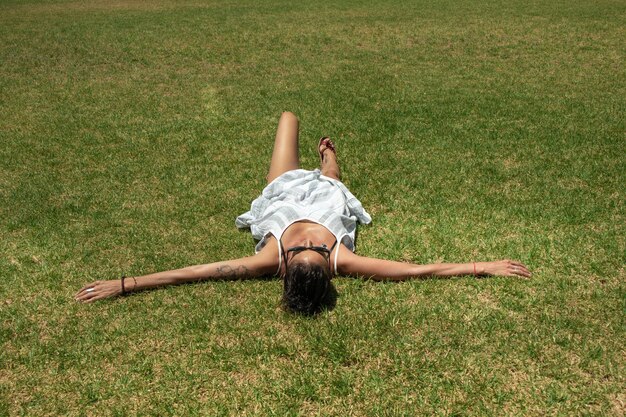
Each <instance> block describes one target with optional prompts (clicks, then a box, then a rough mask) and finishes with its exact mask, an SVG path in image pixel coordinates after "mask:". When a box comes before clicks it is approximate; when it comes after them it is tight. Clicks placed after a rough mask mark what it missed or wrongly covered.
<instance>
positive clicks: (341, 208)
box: [235, 169, 372, 268]
mask: <svg viewBox="0 0 626 417" xmlns="http://www.w3.org/2000/svg"><path fill="white" fill-rule="evenodd" d="M301 220H309V221H312V222H315V223H319V224H321V225H322V226H324V227H326V228H327V229H328V230H329V231H330V232H331V233H332V234H333V235H334V236H335V238H336V239H337V242H341V243H343V244H344V245H345V246H346V247H347V248H348V249H350V250H351V251H354V239H355V233H356V226H357V221H358V222H360V223H363V224H368V223H370V222H371V221H372V218H371V217H370V215H369V214H368V213H367V212H366V211H365V209H364V208H363V205H362V204H361V202H360V201H359V200H358V199H357V198H356V197H355V196H354V195H352V193H351V192H350V191H349V190H348V189H347V188H346V186H345V185H344V184H343V183H342V182H341V181H338V180H336V179H333V178H330V177H327V176H324V175H322V174H321V173H320V170H319V169H316V170H314V171H307V170H304V169H296V170H293V171H287V172H285V173H284V174H282V175H281V176H279V177H278V178H276V179H274V181H272V182H271V183H269V184H268V185H267V186H266V187H265V188H264V189H263V192H262V193H261V195H260V196H259V197H258V198H256V199H255V200H254V201H253V202H252V206H251V208H250V211H248V212H246V213H244V214H242V215H241V216H239V217H237V220H236V221H235V224H236V225H237V227H239V228H241V229H243V228H248V227H249V228H250V231H251V232H252V236H253V237H254V239H256V240H258V241H259V242H258V244H257V245H256V248H255V250H256V252H259V251H260V250H261V249H262V248H263V247H264V246H265V244H266V243H267V238H268V237H269V235H270V234H272V235H273V236H274V237H275V238H276V240H278V241H279V245H280V238H281V236H282V235H283V233H284V231H285V229H287V228H288V227H289V226H290V225H291V224H293V223H295V222H297V221H301ZM279 249H280V248H279ZM280 252H281V251H280V250H279V253H280ZM338 253H339V251H338V250H337V251H335V254H338ZM279 262H280V260H279ZM336 262H337V259H336V257H335V268H336Z"/></svg>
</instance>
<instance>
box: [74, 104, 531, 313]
mask: <svg viewBox="0 0 626 417" xmlns="http://www.w3.org/2000/svg"><path fill="white" fill-rule="evenodd" d="M318 152H319V155H320V165H321V166H320V169H316V170H315V171H305V170H303V169H299V168H300V164H299V158H298V119H297V118H296V116H295V115H294V114H292V113H289V112H286V113H283V115H282V116H281V118H280V122H279V124H278V130H277V132H276V141H275V143H274V151H273V154H272V162H271V165H270V170H269V173H268V174H267V181H268V185H267V187H265V189H264V190H263V193H262V194H261V196H260V197H258V198H257V199H256V200H254V201H253V202H252V207H251V209H250V211H248V212H247V213H244V214H242V215H241V216H239V217H238V218H237V220H236V224H237V227H240V228H248V227H249V228H250V230H251V232H252V236H253V237H254V238H255V239H257V240H258V241H259V242H258V244H257V245H256V254H255V255H253V256H249V257H245V258H240V259H233V260H230V261H222V262H214V263H210V264H206V265H196V266H190V267H187V268H182V269H177V270H173V271H166V272H158V273H155V274H150V275H145V276H140V277H130V278H125V279H124V278H122V279H121V280H111V281H95V282H92V283H91V284H88V285H86V286H84V287H83V288H82V289H81V290H80V291H79V292H78V293H77V294H76V295H75V298H76V300H78V301H81V302H86V303H89V302H92V301H96V300H100V299H103V298H107V297H114V296H117V295H121V294H126V293H129V292H133V291H138V290H144V289H149V288H155V287H161V286H165V285H172V284H182V283H187V282H193V281H201V280H209V279H245V278H255V277H260V276H266V275H273V274H274V275H278V276H280V277H282V279H283V300H282V301H283V306H284V308H285V309H287V310H289V311H292V312H297V313H302V314H307V315H310V314H315V313H317V312H319V311H321V310H322V309H323V308H324V306H325V305H326V304H327V296H328V294H329V292H330V289H331V284H330V280H331V278H332V277H333V276H334V275H335V274H340V275H352V276H360V277H369V278H372V279H375V280H396V281H399V280H404V279H407V278H413V277H424V276H454V275H503V276H520V277H530V272H529V271H528V269H527V268H526V267H525V266H524V265H523V264H521V263H520V262H515V261H510V260H503V261H496V262H470V263H464V264H443V263H442V264H431V265H416V264H410V263H403V262H394V261H387V260H383V259H374V258H367V257H364V256H358V255H356V254H355V253H354V239H355V231H356V225H357V221H358V222H361V223H363V224H367V223H369V222H370V221H371V218H370V216H369V214H367V212H366V211H365V210H364V209H363V206H362V205H361V202H360V201H359V200H357V198H356V197H354V195H352V193H350V191H348V189H347V188H346V187H345V185H343V183H341V182H340V176H341V175H340V171H339V166H338V165H337V155H336V152H335V147H334V145H333V143H332V142H331V141H330V139H329V138H327V137H324V138H322V139H320V142H319V144H318Z"/></svg>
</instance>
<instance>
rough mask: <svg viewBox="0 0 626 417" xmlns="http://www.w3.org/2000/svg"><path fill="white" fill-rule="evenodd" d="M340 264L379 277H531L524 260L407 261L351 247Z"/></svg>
mask: <svg viewBox="0 0 626 417" xmlns="http://www.w3.org/2000/svg"><path fill="white" fill-rule="evenodd" d="M339 259H340V261H341V262H340V263H339V264H338V266H337V269H338V270H339V273H340V274H345V275H353V276H359V277H364V278H371V279H374V280H377V281H403V280H406V279H410V278H420V277H429V276H438V277H449V276H458V275H497V276H519V277H524V278H530V276H531V273H530V271H529V270H528V268H526V266H525V265H524V264H522V263H521V262H517V261H511V260H508V259H505V260H501V261H494V262H469V263H462V264H454V263H440V264H429V265H417V264H411V263H404V262H395V261H387V260H384V259H376V258H367V257H365V256H359V255H356V254H354V253H352V252H350V251H349V250H348V249H345V250H344V251H342V252H341V253H340V255H339Z"/></svg>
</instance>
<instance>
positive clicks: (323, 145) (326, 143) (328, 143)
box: [317, 136, 337, 164]
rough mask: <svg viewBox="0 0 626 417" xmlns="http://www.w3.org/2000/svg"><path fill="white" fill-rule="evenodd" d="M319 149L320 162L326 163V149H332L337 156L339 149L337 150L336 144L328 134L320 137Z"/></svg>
mask: <svg viewBox="0 0 626 417" xmlns="http://www.w3.org/2000/svg"><path fill="white" fill-rule="evenodd" d="M317 151H318V152H319V154H320V164H323V163H324V153H325V152H326V151H331V152H332V153H333V154H335V157H337V151H336V150H335V144H334V143H333V141H332V140H330V138H329V137H328V136H323V137H322V138H320V142H319V144H318V145H317Z"/></svg>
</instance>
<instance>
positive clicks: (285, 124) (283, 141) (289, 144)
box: [266, 111, 300, 183]
mask: <svg viewBox="0 0 626 417" xmlns="http://www.w3.org/2000/svg"><path fill="white" fill-rule="evenodd" d="M298 168H300V161H299V158H298V118H297V117H296V115H295V114H293V113H291V112H288V111H286V112H284V113H283V114H282V115H281V116H280V121H279V122H278V129H277V130H276V140H275V142H274V152H273V153H272V163H271V164H270V171H269V172H268V174H267V177H266V178H267V182H268V183H270V182H272V181H273V180H274V179H275V178H276V177H278V176H280V175H281V174H284V173H285V172H287V171H291V170H292V169H298Z"/></svg>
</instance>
